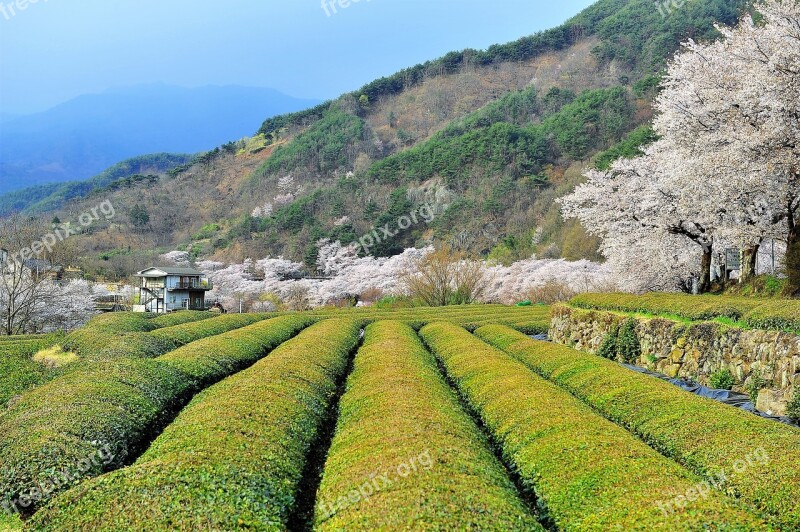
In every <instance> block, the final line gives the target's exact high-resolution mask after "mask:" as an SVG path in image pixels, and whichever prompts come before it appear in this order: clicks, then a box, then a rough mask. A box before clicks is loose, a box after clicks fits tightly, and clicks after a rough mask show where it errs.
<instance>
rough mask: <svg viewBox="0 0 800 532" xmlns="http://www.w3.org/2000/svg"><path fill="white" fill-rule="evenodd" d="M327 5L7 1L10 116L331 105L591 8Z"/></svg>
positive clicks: (1, 107) (0, 32)
mask: <svg viewBox="0 0 800 532" xmlns="http://www.w3.org/2000/svg"><path fill="white" fill-rule="evenodd" d="M325 1H326V2H329V3H332V4H333V5H334V6H335V11H336V13H334V8H333V7H330V5H328V7H327V14H326V11H325V10H324V9H323V7H322V5H321V0H281V1H276V0H215V1H208V0H160V1H157V0H135V1H134V0H38V1H36V0H0V6H2V7H0V112H4V113H28V112H35V111H40V110H44V109H46V108H48V107H51V106H53V105H55V104H58V103H61V102H63V101H65V100H68V99H70V98H72V97H75V96H77V95H80V94H85V93H92V92H99V91H102V90H104V89H106V88H109V87H115V86H120V85H136V84H142V83H153V82H165V83H169V84H174V85H182V86H188V87H192V86H200V85H248V86H258V87H272V88H276V89H278V90H281V91H283V92H286V93H287V94H291V95H293V96H298V97H309V98H319V99H327V98H331V97H335V96H338V95H339V94H341V93H343V92H347V91H350V90H354V89H356V88H358V87H359V86H361V85H363V84H364V83H366V82H368V81H371V80H372V79H375V78H377V77H380V76H384V75H388V74H392V73H394V72H396V71H397V70H399V69H401V68H404V67H407V66H412V65H414V64H416V63H419V62H422V61H425V60H428V59H434V58H436V57H438V56H440V55H442V54H444V53H446V52H449V51H452V50H460V49H463V48H486V47H487V46H489V45H491V44H495V43H503V42H508V41H511V40H514V39H516V38H518V37H521V36H524V35H529V34H531V33H535V32H536V31H538V30H542V29H547V28H550V27H553V26H556V25H558V24H560V23H561V22H563V21H565V20H566V19H568V18H569V17H571V16H572V15H574V14H576V13H578V12H579V11H580V10H581V9H583V8H585V7H587V6H588V5H590V4H591V3H592V0H557V1H554V0H491V1H490V0H484V1H476V0H360V1H358V2H356V1H355V0H349V4H350V5H349V6H348V7H346V8H342V7H341V5H347V3H348V0H325ZM340 2H341V4H340ZM18 5H21V6H23V7H25V6H27V7H25V9H23V10H20V9H19V8H18Z"/></svg>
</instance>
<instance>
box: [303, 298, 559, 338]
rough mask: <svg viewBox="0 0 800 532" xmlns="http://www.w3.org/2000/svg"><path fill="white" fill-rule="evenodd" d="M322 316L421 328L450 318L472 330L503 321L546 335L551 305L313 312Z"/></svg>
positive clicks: (521, 328)
mask: <svg viewBox="0 0 800 532" xmlns="http://www.w3.org/2000/svg"><path fill="white" fill-rule="evenodd" d="M312 314H313V315H317V316H320V317H325V318H331V317H336V316H351V317H359V318H362V319H364V320H365V321H367V322H376V321H401V322H403V323H406V324H407V325H410V326H411V327H413V328H414V329H420V328H422V327H423V326H425V325H427V324H428V323H431V322H432V321H450V322H451V323H455V324H457V325H461V326H463V327H466V328H468V329H475V328H477V327H480V326H482V325H487V324H494V323H502V324H504V325H509V326H511V327H514V328H516V329H518V330H520V331H522V332H525V333H526V334H544V333H546V332H547V330H548V328H549V326H550V308H549V307H546V306H532V307H508V306H503V305H464V306H451V307H439V308H429V307H422V308H413V309H396V310H385V309H350V310H322V311H316V312H313V313H312Z"/></svg>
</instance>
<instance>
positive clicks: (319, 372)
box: [31, 318, 359, 530]
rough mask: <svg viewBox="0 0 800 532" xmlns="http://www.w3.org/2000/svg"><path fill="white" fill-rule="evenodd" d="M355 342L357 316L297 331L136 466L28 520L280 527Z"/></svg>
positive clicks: (122, 526) (219, 389)
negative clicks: (349, 319) (295, 334)
mask: <svg viewBox="0 0 800 532" xmlns="http://www.w3.org/2000/svg"><path fill="white" fill-rule="evenodd" d="M280 319H283V320H286V319H287V318H280ZM255 327H263V325H256V326H255ZM358 340H359V325H358V324H357V322H354V321H345V320H331V321H325V322H322V323H319V324H317V325H314V326H312V327H310V328H309V329H307V330H305V331H303V332H302V333H300V335H299V336H297V337H296V338H294V339H293V340H290V341H288V342H286V343H284V344H283V345H281V346H280V347H278V348H277V349H275V350H274V351H273V352H272V353H271V354H270V355H269V356H268V357H266V358H265V359H264V360H262V361H261V362H259V363H258V364H256V365H255V366H253V367H251V368H250V369H248V370H246V371H243V372H241V373H239V374H237V375H234V376H233V377H230V378H228V379H226V380H224V381H222V382H220V383H219V384H217V385H215V386H213V387H211V388H209V389H208V390H206V391H205V392H203V393H201V394H199V395H198V396H197V397H195V399H194V400H193V401H192V402H191V403H190V404H189V406H187V407H186V408H185V409H184V410H183V412H181V414H180V415H179V416H178V417H177V418H176V419H175V421H174V422H173V423H172V424H171V425H169V426H168V427H167V428H166V430H165V431H164V432H163V433H162V434H161V435H160V436H159V437H158V438H157V439H156V440H155V441H154V442H153V445H152V446H151V447H150V449H149V450H148V451H147V452H146V453H145V454H143V455H142V456H141V457H140V458H139V460H138V461H137V462H136V463H135V464H134V465H133V466H131V467H128V468H124V469H121V470H119V471H116V472H113V473H110V474H107V475H104V476H102V477H99V478H97V479H94V480H92V481H89V482H87V483H85V484H83V485H81V486H79V487H77V488H75V489H73V490H71V491H69V492H67V493H64V494H63V495H61V496H60V497H58V498H57V499H55V500H54V501H52V503H51V504H50V505H48V506H47V507H46V508H45V509H43V510H42V511H40V512H39V513H37V514H36V515H35V516H34V518H33V521H32V523H31V525H32V527H33V528H35V529H37V530H145V529H147V530H234V529H241V528H254V529H259V530H280V529H285V528H286V524H287V521H288V518H289V515H290V514H291V512H292V510H293V509H294V504H295V499H296V496H297V493H298V489H299V486H300V482H301V480H302V478H303V471H304V466H305V464H306V460H307V457H308V455H309V451H310V449H311V446H312V444H313V442H314V441H315V440H316V437H317V434H318V432H319V430H320V428H321V426H322V422H323V420H324V418H325V417H326V414H327V411H328V408H329V406H330V403H331V401H332V398H333V397H334V393H335V390H336V387H337V381H338V380H339V379H340V378H341V377H343V376H344V372H345V370H346V368H347V364H348V360H349V354H350V353H351V352H352V350H353V349H354V348H355V346H356V345H357V343H358Z"/></svg>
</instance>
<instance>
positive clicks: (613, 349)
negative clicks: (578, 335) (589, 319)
mask: <svg viewBox="0 0 800 532" xmlns="http://www.w3.org/2000/svg"><path fill="white" fill-rule="evenodd" d="M618 336H619V325H618V324H614V325H612V326H611V329H610V330H609V331H608V334H607V335H606V336H605V337H604V338H603V343H601V344H600V348H599V349H598V350H597V354H598V355H600V356H601V357H603V358H607V359H609V360H616V359H617V353H618V352H619V349H618V347H617V337H618Z"/></svg>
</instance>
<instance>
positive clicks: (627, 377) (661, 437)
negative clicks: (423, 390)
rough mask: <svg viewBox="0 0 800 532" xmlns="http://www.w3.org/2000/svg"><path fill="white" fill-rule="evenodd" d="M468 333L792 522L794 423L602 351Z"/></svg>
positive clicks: (779, 522)
mask: <svg viewBox="0 0 800 532" xmlns="http://www.w3.org/2000/svg"><path fill="white" fill-rule="evenodd" d="M476 334H477V335H478V336H479V337H480V338H482V339H484V340H485V341H487V342H489V343H491V344H492V345H494V346H495V347H497V348H500V349H503V350H504V351H506V352H508V353H509V354H511V355H512V356H514V357H515V358H517V359H518V360H519V361H521V362H522V363H524V364H525V365H526V366H527V367H529V368H531V369H532V370H534V371H535V372H537V373H539V374H540V375H542V376H543V377H545V378H547V379H549V380H551V381H552V382H554V383H555V384H557V385H558V386H560V387H562V388H563V389H565V390H568V391H569V392H571V393H572V394H573V395H575V396H577V397H578V398H580V399H581V400H583V401H584V402H586V403H587V404H588V405H590V406H591V407H592V408H594V409H595V410H596V411H598V412H600V413H601V414H602V415H604V416H606V417H607V418H608V419H611V420H613V421H615V422H617V423H619V424H620V425H622V426H625V427H628V428H629V429H630V430H631V431H633V432H634V433H635V434H637V435H638V436H639V437H641V438H642V439H643V440H644V441H646V442H647V443H649V444H650V445H651V446H653V447H655V448H656V449H658V450H659V451H661V452H662V453H663V454H665V455H667V456H669V457H671V458H673V459H675V460H676V461H678V462H679V463H681V464H684V465H685V466H686V467H688V468H689V469H691V470H693V471H695V472H697V473H698V474H700V475H703V476H705V477H706V478H707V479H709V480H714V479H716V478H718V475H719V474H720V473H724V474H725V476H726V477H727V480H726V482H725V487H726V489H728V490H731V491H733V492H735V493H737V494H738V495H739V496H740V497H741V498H742V499H743V500H744V501H746V502H748V503H750V504H752V505H753V506H755V507H757V508H759V509H761V510H762V511H764V512H765V513H766V514H767V515H769V516H771V517H772V521H773V522H774V523H775V525H776V526H778V527H780V528H782V529H783V530H798V529H800V498H798V496H797V494H798V493H800V465H798V461H797V456H798V453H800V430H799V429H797V428H794V427H790V426H788V425H783V424H780V423H776V422H774V421H771V420H767V419H763V418H760V417H757V416H754V415H752V414H750V413H748V412H744V411H742V410H739V409H736V408H732V407H729V406H726V405H723V404H721V403H718V402H716V401H712V400H710V399H704V398H701V397H698V396H695V395H692V394H689V393H686V392H684V391H682V390H681V389H679V388H677V387H675V386H673V385H671V384H669V383H666V382H662V381H661V380H659V379H655V378H652V377H649V376H647V375H642V374H639V373H636V372H633V371H630V370H628V369H626V368H624V367H622V366H620V365H618V364H616V363H615V362H612V361H610V360H606V359H604V358H601V357H598V356H594V355H589V354H586V353H582V352H579V351H575V350H573V349H570V348H568V347H564V346H561V345H557V344H550V343H546V342H537V341H534V340H531V339H529V338H527V337H525V336H524V335H521V334H519V333H518V332H516V331H513V330H511V329H509V328H507V327H502V326H489V327H486V328H484V329H479V330H478V331H477V332H476Z"/></svg>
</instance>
